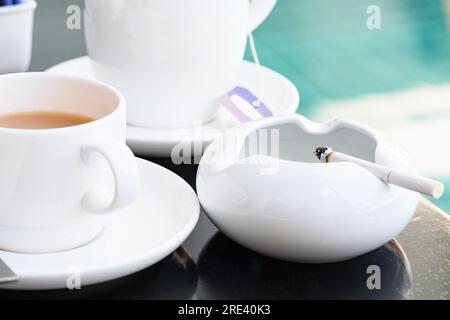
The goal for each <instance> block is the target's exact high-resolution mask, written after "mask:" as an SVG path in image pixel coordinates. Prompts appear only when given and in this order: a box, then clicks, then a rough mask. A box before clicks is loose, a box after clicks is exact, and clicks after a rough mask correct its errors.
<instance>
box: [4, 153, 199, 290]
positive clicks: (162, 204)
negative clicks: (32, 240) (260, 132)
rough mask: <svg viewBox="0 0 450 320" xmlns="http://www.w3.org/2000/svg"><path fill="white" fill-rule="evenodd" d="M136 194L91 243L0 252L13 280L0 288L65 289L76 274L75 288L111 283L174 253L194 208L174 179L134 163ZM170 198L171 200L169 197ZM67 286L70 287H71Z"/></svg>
mask: <svg viewBox="0 0 450 320" xmlns="http://www.w3.org/2000/svg"><path fill="white" fill-rule="evenodd" d="M138 163H139V167H140V170H141V180H142V190H141V195H140V197H139V199H138V200H136V201H135V202H134V203H133V204H132V205H131V206H130V207H128V208H126V209H124V210H121V211H120V212H117V213H115V216H114V217H113V218H112V219H111V221H110V223H109V225H108V226H107V227H106V229H105V231H104V232H103V234H101V235H100V236H99V237H98V238H97V239H95V240H94V241H92V242H91V243H89V244H87V245H85V246H83V247H80V248H77V249H74V250H70V251H65V252H61V253H52V254H17V253H11V252H5V251H0V259H1V260H3V261H4V262H5V263H6V264H7V265H8V266H9V267H10V268H11V269H12V270H13V271H14V272H15V273H16V274H17V275H18V276H19V281H17V282H10V283H3V284H0V288H1V289H13V290H49V289H65V288H67V281H68V279H70V283H76V281H73V279H75V278H74V277H77V275H78V274H79V275H80V276H81V277H80V280H81V286H87V285H91V284H95V283H100V282H104V281H109V280H113V279H117V278H120V277H123V276H126V275H129V274H131V273H134V272H137V271H140V270H143V269H145V268H147V267H149V266H151V265H153V264H155V263H156V262H158V261H160V260H162V259H163V258H165V257H166V256H168V255H169V254H170V253H172V252H173V251H174V250H176V249H177V248H178V247H179V246H180V245H181V244H182V243H183V242H184V241H185V240H186V238H187V237H188V236H189V234H190V233H191V232H192V230H193V229H194V227H195V225H196V223H197V220H198V217H199V213H200V206H199V203H198V200H197V196H196V194H195V192H194V191H193V190H192V188H191V187H190V186H189V185H188V184H187V183H186V182H185V181H184V180H183V179H181V178H180V177H178V176H177V175H175V174H174V173H172V172H170V171H169V170H166V169H164V168H162V167H160V166H158V165H156V164H153V163H151V162H148V161H145V160H142V159H138ZM174 194H176V198H174ZM72 281H73V282H72Z"/></svg>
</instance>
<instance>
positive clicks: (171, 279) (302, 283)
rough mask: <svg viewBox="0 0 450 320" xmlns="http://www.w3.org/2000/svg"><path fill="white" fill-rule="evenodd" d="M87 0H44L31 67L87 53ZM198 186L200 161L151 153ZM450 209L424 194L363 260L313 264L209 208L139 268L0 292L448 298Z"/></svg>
mask: <svg viewBox="0 0 450 320" xmlns="http://www.w3.org/2000/svg"><path fill="white" fill-rule="evenodd" d="M81 3H82V1H81V0H58V1H56V0H38V4H39V8H38V10H37V12H36V23H35V39H34V54H33V60H32V66H31V70H32V71H43V70H45V69H47V68H49V67H51V66H52V65H54V64H56V63H59V62H62V61H65V60H67V59H70V58H74V57H78V56H82V55H85V54H86V49H85V46H84V37H83V31H82V30H68V29H67V28H66V27H65V26H66V18H67V15H66V9H67V7H68V6H69V5H73V4H75V5H76V4H79V5H81ZM148 160H150V161H153V162H156V163H158V164H160V165H162V166H164V167H166V168H168V169H170V170H172V171H174V172H175V173H177V174H179V175H180V176H181V177H183V178H184V179H185V180H186V181H187V182H188V183H189V184H190V185H191V186H192V187H193V188H195V176H196V171H197V167H196V166H195V165H190V166H189V165H182V166H176V165H174V164H172V163H171V161H170V160H169V159H148ZM449 243H450V220H449V216H448V215H447V214H446V213H444V212H442V211H441V210H439V209H438V208H437V207H435V206H434V205H433V204H431V203H429V202H428V201H426V200H423V201H422V202H421V204H420V205H419V208H418V210H417V213H416V215H415V217H414V219H413V220H412V221H411V223H410V225H409V226H408V227H407V228H406V229H405V230H404V231H403V233H402V234H401V235H399V236H398V237H397V239H396V240H393V241H391V242H390V243H388V244H387V245H385V246H384V247H382V248H379V249H377V250H375V251H373V252H371V253H368V254H366V255H364V256H361V257H358V258H356V259H353V260H350V261H346V262H341V263H333V264H324V265H308V264H296V263H287V262H282V261H278V260H273V259H270V258H266V257H264V256H261V255H259V254H257V253H254V252H252V251H250V250H247V249H245V248H243V247H241V246H240V245H238V244H236V243H234V242H233V241H231V240H229V239H228V238H226V237H225V236H224V235H223V234H221V233H220V232H218V231H217V229H216V228H215V227H214V226H213V225H212V224H211V222H210V221H209V220H208V218H207V216H206V214H205V212H203V211H202V213H201V216H200V220H199V223H198V225H197V227H196V228H195V230H194V232H193V233H192V235H191V236H190V237H189V238H188V240H187V241H186V242H185V243H184V245H183V246H182V247H181V248H179V249H178V250H177V251H176V252H174V253H173V254H171V255H170V256H169V257H167V258H166V259H164V260H163V261H161V262H159V263H158V264H156V265H154V266H151V267H149V268H147V269H145V270H143V271H141V272H139V273H136V274H133V275H130V276H128V277H125V278H122V279H118V280H115V281H111V282H108V283H104V284H99V285H94V286H90V287H84V288H83V289H82V290H75V291H68V290H60V291H42V292H13V291H0V298H6V299H8V298H10V299H16V298H31V299H35V298H39V299H58V298H64V299H72V298H73V299H77V298H86V299H259V298H261V299H317V298H319V299H380V298H381V299H449V298H450V293H449V291H450V250H449ZM371 265H377V266H379V267H380V270H381V289H380V290H369V289H368V287H367V280H368V278H369V276H370V274H368V273H367V268H368V267H369V266H371Z"/></svg>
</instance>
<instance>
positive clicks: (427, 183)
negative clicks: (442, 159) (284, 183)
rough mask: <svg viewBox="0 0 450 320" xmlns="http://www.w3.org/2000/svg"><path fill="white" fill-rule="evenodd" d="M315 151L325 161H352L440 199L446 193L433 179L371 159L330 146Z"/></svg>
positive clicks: (406, 187) (401, 184)
mask: <svg viewBox="0 0 450 320" xmlns="http://www.w3.org/2000/svg"><path fill="white" fill-rule="evenodd" d="M314 153H315V155H316V157H317V158H318V159H319V160H320V161H322V162H324V163H329V162H352V163H355V164H358V165H360V166H361V167H363V168H365V169H367V170H368V171H370V172H371V173H372V174H374V175H375V176H376V177H377V178H378V179H380V180H382V181H384V182H386V183H389V184H393V185H396V186H399V187H402V188H405V189H408V190H412V191H416V192H420V193H422V194H425V195H428V196H431V197H433V198H435V199H439V198H440V197H442V195H443V194H444V185H443V184H442V183H441V182H439V181H436V180H433V179H429V178H425V177H421V176H419V175H416V174H410V173H408V172H404V171H400V170H397V169H393V168H389V167H385V166H382V165H379V164H376V163H373V162H370V161H366V160H363V159H360V158H356V157H353V156H350V155H348V154H344V153H340V152H335V151H333V149H331V148H330V147H318V148H317V149H316V150H315V152H314Z"/></svg>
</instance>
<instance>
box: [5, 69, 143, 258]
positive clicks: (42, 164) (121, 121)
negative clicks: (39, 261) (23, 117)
mask: <svg viewBox="0 0 450 320" xmlns="http://www.w3.org/2000/svg"><path fill="white" fill-rule="evenodd" d="M0 96H1V97H2V98H1V99H0V115H5V114H13V113H16V112H23V111H43V110H45V111H58V112H65V113H72V114H79V115H84V116H87V117H89V118H92V119H95V120H94V121H92V122H88V123H85V124H81V125H77V126H70V127H63V128H55V129H37V130H36V129H10V128H0V150H2V152H1V157H0V249H1V250H6V251H13V252H21V253H46V252H57V251H63V250H68V249H71V248H75V247H78V246H81V245H83V244H86V243H87V242H89V241H91V240H92V239H94V238H95V237H96V236H98V235H99V234H100V232H101V231H102V230H103V228H104V226H105V225H106V223H107V220H108V215H106V213H109V212H112V211H114V210H116V209H118V208H121V207H123V206H126V205H128V204H129V203H131V201H132V200H133V199H134V198H135V196H136V194H137V192H138V188H139V174H138V167H137V164H136V160H135V158H134V155H133V153H132V152H131V150H130V149H129V148H128V147H127V146H126V144H125V138H126V111H125V102H124V99H123V97H122V96H121V94H120V93H119V92H118V91H117V90H115V89H113V88H111V87H109V86H108V85H104V84H102V83H99V82H96V81H90V80H82V79H77V78H71V77H66V76H58V75H50V74H42V73H18V74H9V75H3V76H0Z"/></svg>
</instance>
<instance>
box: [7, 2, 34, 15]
mask: <svg viewBox="0 0 450 320" xmlns="http://www.w3.org/2000/svg"><path fill="white" fill-rule="evenodd" d="M36 7H37V3H36V1H35V0H26V1H25V2H23V3H18V4H13V5H10V6H4V7H0V15H2V14H8V13H17V12H21V11H27V10H34V9H36Z"/></svg>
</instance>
